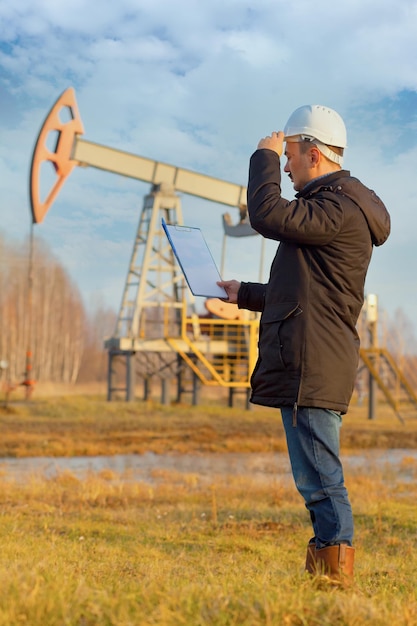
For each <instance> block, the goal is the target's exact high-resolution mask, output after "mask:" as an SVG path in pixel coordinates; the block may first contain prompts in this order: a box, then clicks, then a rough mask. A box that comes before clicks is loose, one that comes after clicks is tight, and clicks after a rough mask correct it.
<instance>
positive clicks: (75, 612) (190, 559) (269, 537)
mask: <svg viewBox="0 0 417 626" xmlns="http://www.w3.org/2000/svg"><path fill="white" fill-rule="evenodd" d="M0 424H1V430H2V437H1V442H0V446H1V450H0V456H3V457H4V456H15V457H19V456H20V457H27V456H38V455H45V456H54V455H55V456H58V455H64V456H65V455H67V456H68V455H80V454H87V455H95V454H106V455H107V454H114V453H119V454H120V453H122V454H123V453H132V452H133V453H135V452H136V453H140V452H144V451H149V450H153V451H154V452H156V453H164V452H173V451H177V452H178V453H187V452H194V453H195V452H198V453H201V454H209V453H211V452H225V453H227V452H230V451H233V452H237V451H241V452H253V453H257V452H262V451H275V450H278V451H280V450H284V449H285V444H284V440H283V432H282V428H281V425H280V422H279V419H278V416H277V414H276V412H274V411H271V410H263V409H254V410H252V411H243V410H241V409H229V408H225V407H224V406H219V405H215V404H210V405H206V406H201V407H187V406H171V407H161V406H158V405H153V404H145V403H141V402H137V403H134V404H131V405H128V404H125V403H111V404H108V403H106V402H105V401H104V400H103V399H102V398H100V397H98V396H90V397H85V396H77V395H72V396H67V397H55V398H54V397H48V398H36V399H34V400H33V401H32V402H30V403H24V402H19V403H17V402H16V403H14V404H13V403H11V404H10V405H9V406H8V407H7V408H3V409H2V410H1V412H0ZM343 431H344V433H343V448H344V451H345V453H349V451H351V450H357V449H360V448H362V449H368V448H372V447H373V446H375V445H376V446H379V447H384V446H385V447H386V446H391V447H400V446H401V447H404V443H407V444H408V447H417V446H415V437H416V433H417V424H415V423H414V422H412V421H410V422H409V423H408V422H407V423H406V424H405V425H402V424H400V423H399V422H398V420H397V419H396V418H395V416H393V415H391V414H390V412H389V411H387V410H385V409H384V408H383V407H382V408H381V411H380V412H379V413H378V419H377V420H375V421H372V422H369V421H368V420H366V412H365V410H364V409H362V408H358V409H354V410H352V411H351V413H350V415H349V416H347V417H346V418H345V425H344V428H343ZM404 462H405V463H409V465H410V467H409V476H410V478H411V479H410V480H408V481H407V482H399V481H398V480H396V476H395V475H394V476H393V475H387V473H386V471H385V470H379V469H377V468H374V467H369V469H367V471H366V473H364V472H354V473H352V475H350V476H347V477H346V478H347V483H348V488H349V491H350V495H351V500H352V504H353V508H354V513H355V521H356V543H355V545H356V549H357V565H356V582H355V584H354V586H353V587H352V588H351V589H349V590H341V589H337V588H326V587H323V585H322V583H320V581H316V580H314V579H311V578H310V577H308V576H307V575H306V574H305V573H304V572H303V564H304V557H305V547H306V544H307V541H308V539H309V537H310V533H311V531H310V524H309V520H308V515H307V512H306V511H305V509H304V506H303V504H302V502H301V500H300V497H299V495H298V494H297V493H296V491H295V488H294V487H293V486H292V485H291V484H290V485H289V484H288V481H281V480H280V477H279V476H276V477H275V476H274V477H272V478H271V480H270V481H264V482H262V483H260V482H259V481H255V480H252V479H251V478H250V477H248V476H225V477H224V478H220V479H219V478H216V481H215V482H212V483H211V484H207V482H202V481H201V480H200V478H199V476H197V475H195V474H193V473H191V472H190V473H189V474H183V473H179V472H176V471H174V470H173V471H171V472H165V473H161V472H157V473H156V475H155V481H154V482H153V483H151V484H145V483H139V482H134V481H132V480H129V476H128V475H118V474H116V473H114V472H112V471H110V470H109V469H103V470H102V471H101V472H100V473H98V474H90V475H88V476H86V477H85V478H82V479H80V478H79V477H77V476H75V475H73V474H70V473H68V472H63V473H61V474H59V475H57V476H55V477H53V478H51V479H45V478H42V477H41V476H36V475H35V476H33V477H32V478H31V479H30V480H29V481H28V482H26V483H24V484H23V483H21V482H11V481H10V480H9V479H8V478H7V476H3V477H2V476H0V485H1V489H0V513H1V524H0V534H1V545H2V550H1V553H0V562H1V566H0V578H1V580H0V626H3V625H7V626H14V625H18V624H29V625H30V626H49V625H51V626H52V625H53V626H61V625H62V626H64V625H65V626H93V625H94V626H95V625H100V626H101V625H106V626H107V625H109V626H110V625H112V626H116V625H117V626H128V625H129V626H132V625H135V626H136V625H138V626H141V625H143V626H148V625H161V626H171V625H187V626H188V625H190V626H194V625H195V626H200V625H201V626H206V625H213V626H226V625H234V626H252V625H253V626H257V625H261V624H262V625H279V626H281V625H282V626H306V625H307V626H310V625H311V626H313V625H314V626H338V625H344V626H345V625H346V626H365V625H368V624H370V625H378V626H403V625H404V626H405V625H407V626H416V625H417V586H416V582H415V578H416V571H417V550H416V548H417V482H416V481H415V477H416V475H417V468H416V467H415V465H414V462H413V461H412V460H409V461H407V459H406V460H405V461H404Z"/></svg>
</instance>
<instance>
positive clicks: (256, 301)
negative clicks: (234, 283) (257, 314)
mask: <svg viewBox="0 0 417 626" xmlns="http://www.w3.org/2000/svg"><path fill="white" fill-rule="evenodd" d="M265 293H266V285H265V284H263V283H241V284H240V289H239V292H238V294H237V306H238V308H239V309H247V310H249V311H263V309H264V303H265Z"/></svg>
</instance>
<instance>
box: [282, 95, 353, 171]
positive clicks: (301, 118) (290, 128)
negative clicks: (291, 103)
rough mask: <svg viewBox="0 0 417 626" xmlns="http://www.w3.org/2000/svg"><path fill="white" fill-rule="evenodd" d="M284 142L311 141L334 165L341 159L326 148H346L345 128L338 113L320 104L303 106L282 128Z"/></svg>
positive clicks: (340, 161)
mask: <svg viewBox="0 0 417 626" xmlns="http://www.w3.org/2000/svg"><path fill="white" fill-rule="evenodd" d="M284 136H285V137H284V139H285V141H290V142H291V141H311V142H313V143H315V144H316V145H317V147H318V148H319V150H320V152H322V153H323V154H324V155H325V156H327V158H329V159H330V160H331V161H334V162H335V163H339V164H341V163H342V160H343V157H341V156H340V155H338V154H336V153H335V152H334V151H333V150H330V149H329V148H328V146H335V147H338V148H346V145H347V137H346V126H345V123H344V121H343V120H342V118H341V117H340V115H339V113H336V111H334V110H333V109H329V107H325V106H322V105H320V104H305V105H304V106H302V107H299V108H298V109H296V110H295V111H294V113H292V115H290V118H289V120H288V122H287V123H286V125H285V127H284Z"/></svg>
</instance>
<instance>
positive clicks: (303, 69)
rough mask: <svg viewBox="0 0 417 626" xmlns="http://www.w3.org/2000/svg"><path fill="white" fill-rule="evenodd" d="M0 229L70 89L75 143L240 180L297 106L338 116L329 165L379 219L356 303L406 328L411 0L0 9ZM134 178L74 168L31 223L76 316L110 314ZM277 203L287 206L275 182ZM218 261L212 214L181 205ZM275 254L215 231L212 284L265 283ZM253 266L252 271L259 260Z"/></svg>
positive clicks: (213, 207)
mask: <svg viewBox="0 0 417 626" xmlns="http://www.w3.org/2000/svg"><path fill="white" fill-rule="evenodd" d="M0 33H1V36H0V193H1V196H0V198H1V202H0V219H1V222H0V233H2V234H3V236H4V237H5V238H6V239H7V240H10V241H22V240H24V239H26V238H27V237H28V235H29V232H30V224H31V213H30V205H29V193H28V186H29V170H30V162H31V158H32V153H33V149H34V146H35V143H36V139H37V136H38V133H39V131H40V129H41V126H42V124H43V121H44V119H45V117H46V115H47V113H48V111H49V110H50V108H51V107H52V105H53V103H54V102H55V101H56V100H57V98H58V97H59V96H60V94H61V93H62V92H63V91H65V90H66V89H67V88H68V87H73V88H74V89H75V93H76V98H77V103H78V108H79V111H80V115H81V118H82V122H83V126H84V131H85V134H84V135H83V138H84V139H86V140H88V141H92V142H95V143H98V144H102V145H106V146H110V147H112V148H117V149H120V150H126V151H128V152H132V153H134V154H138V155H141V156H145V157H147V158H150V159H155V160H158V161H163V162H166V163H169V164H173V165H176V166H178V167H184V168H187V169H191V170H194V171H197V172H200V173H203V174H208V175H210V176H214V177H217V178H220V179H223V180H226V181H231V182H235V183H238V184H240V185H246V184H247V172H248V163H249V158H250V155H251V154H252V152H253V151H254V150H255V149H256V146H257V143H258V140H259V139H260V138H261V137H264V136H266V135H269V134H270V133H271V132H272V131H273V130H280V129H282V128H283V127H284V125H285V122H286V121H287V119H288V117H289V115H290V114H291V113H292V111H293V110H294V109H296V108H297V107H298V106H300V105H302V104H307V103H315V104H323V105H326V106H329V107H331V108H334V109H335V110H337V111H338V112H339V113H340V114H341V115H342V117H343V118H344V120H345V123H346V126H347V131H348V148H347V150H346V157H345V162H344V167H345V168H346V169H348V170H350V171H351V173H352V175H354V176H356V177H358V178H359V179H360V180H361V181H362V182H363V183H364V184H366V185H367V186H369V187H370V188H372V189H374V190H375V191H376V193H377V194H378V195H379V196H380V197H381V198H382V200H383V201H384V202H385V204H386V206H387V208H388V210H389V211H390V214H391V219H392V233H391V236H390V238H389V240H388V241H387V243H386V244H385V245H383V246H382V247H380V248H376V249H375V251H374V254H373V259H372V262H371V267H370V270H369V273H368V277H367V282H366V293H372V294H376V295H377V296H378V301H379V307H380V309H381V310H382V311H384V312H386V313H388V315H394V314H395V312H396V311H397V310H398V309H401V310H402V311H403V312H404V313H405V314H406V316H407V317H408V318H409V319H410V320H411V321H412V322H413V323H414V322H415V321H417V289H416V276H417V254H416V252H415V250H416V232H417V197H416V196H417V185H416V184H415V178H416V166H417V62H416V59H417V0H397V1H396V2H392V0H346V1H345V2H335V1H334V0H315V2H311V0H293V1H292V2H288V1H287V0H286V1H283V0H257V1H256V2H254V1H252V2H249V1H246V0H176V1H175V2H173V1H172V2H171V1H170V0H118V1H117V2H110V1H108V2H106V1H104V0H72V2H64V1H63V0H13V2H6V1H5V0H0ZM149 191H150V188H149V184H147V183H144V182H140V181H135V180H132V179H128V178H124V177H121V176H117V175H115V174H110V173H107V172H103V171H99V170H97V169H94V168H79V167H77V168H75V169H74V171H73V172H72V174H71V175H70V177H69V178H68V180H67V181H66V183H65V185H64V187H63V188H62V190H61V192H60V194H59V196H58V198H57V199H56V201H55V203H54V204H53V206H52V207H51V209H50V210H49V212H48V214H47V215H46V217H45V220H44V221H43V222H42V223H41V224H36V225H35V227H34V234H35V238H39V239H42V240H43V241H45V242H46V243H47V244H48V246H49V248H50V249H51V250H52V251H53V253H54V254H55V256H56V257H57V258H58V259H59V260H60V262H61V263H62V264H63V266H64V267H65V268H66V270H67V271H68V273H69V275H70V276H71V278H72V280H73V281H74V283H75V284H76V285H77V286H78V288H79V290H80V292H81V295H82V297H83V300H84V302H85V304H86V306H87V307H90V306H94V303H96V302H101V303H104V304H105V305H107V306H109V307H112V308H114V309H115V310H118V308H119V304H120V301H121V296H122V290H123V286H124V283H125V280H126V275H127V271H128V264H129V259H130V255H131V253H132V247H133V243H134V239H135V235H136V230H137V225H138V222H139V217H140V213H141V210H142V205H143V199H144V196H145V195H146V194H147V193H148V192H149ZM283 195H284V196H285V197H287V198H288V199H291V198H292V197H293V196H294V191H293V189H292V186H291V184H290V181H289V180H287V178H285V180H284V182H283ZM181 203H182V209H183V215H184V222H185V223H186V224H189V225H193V226H199V227H201V228H202V229H203V232H204V234H205V236H206V239H207V242H208V245H209V246H210V248H211V250H212V253H213V256H214V258H215V260H216V262H217V263H218V265H220V260H221V251H222V245H223V228H222V215H223V214H224V213H225V212H227V213H229V214H230V216H231V219H232V222H233V223H237V222H238V219H239V214H238V210H237V209H234V208H228V207H225V206H223V205H219V204H214V203H212V202H209V201H204V200H201V199H198V198H196V197H193V196H189V195H183V196H182V197H181ZM275 248H276V244H275V243H272V242H268V243H267V244H266V245H265V246H264V248H263V250H264V252H262V242H261V238H260V237H250V238H245V239H244V240H242V239H239V240H238V239H235V238H233V239H232V238H230V237H229V238H228V239H227V242H226V255H225V264H224V266H223V267H222V268H221V269H222V272H223V277H224V278H225V279H229V278H236V279H238V280H258V279H259V277H260V275H262V277H263V278H264V279H266V278H267V274H268V269H269V263H270V261H271V260H272V256H273V254H274V251H275ZM261 259H263V263H262V264H261Z"/></svg>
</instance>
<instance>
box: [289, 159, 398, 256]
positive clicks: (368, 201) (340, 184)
mask: <svg viewBox="0 0 417 626" xmlns="http://www.w3.org/2000/svg"><path fill="white" fill-rule="evenodd" d="M314 183H316V184H314ZM317 186H319V188H322V189H323V191H324V190H329V191H333V192H335V193H338V194H340V195H343V196H346V197H348V198H350V199H351V200H352V201H353V202H354V203H355V204H356V205H357V206H358V207H359V208H360V210H361V211H362V213H363V215H364V216H365V219H366V221H367V224H368V227H369V231H370V233H371V237H372V243H373V244H374V245H375V246H381V245H382V244H383V243H385V241H386V240H387V239H388V236H389V234H390V231H391V219H390V215H389V213H388V211H387V209H386V207H385V205H384V203H383V202H382V200H381V199H380V198H379V197H378V196H377V195H376V193H375V192H374V191H372V189H369V188H368V187H366V186H365V185H364V184H363V183H361V181H360V180H358V179H357V178H354V177H353V176H351V175H350V172H348V171H347V170H341V171H340V172H335V173H334V174H329V175H328V176H324V177H323V178H320V179H318V180H316V181H311V183H309V184H308V185H306V187H305V188H304V189H303V190H302V191H301V192H300V194H299V195H300V196H304V195H305V193H306V191H307V195H308V194H309V193H310V192H311V191H312V190H313V189H314V191H315V192H317Z"/></svg>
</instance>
